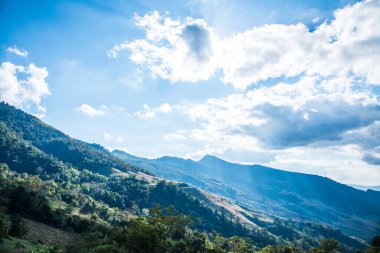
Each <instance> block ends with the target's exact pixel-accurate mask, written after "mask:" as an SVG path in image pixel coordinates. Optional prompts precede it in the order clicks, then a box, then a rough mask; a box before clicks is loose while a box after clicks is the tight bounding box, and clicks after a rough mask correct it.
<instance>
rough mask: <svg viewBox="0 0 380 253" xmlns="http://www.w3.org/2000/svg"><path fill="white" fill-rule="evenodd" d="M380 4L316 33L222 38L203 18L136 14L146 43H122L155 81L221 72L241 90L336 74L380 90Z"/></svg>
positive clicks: (114, 52)
mask: <svg viewBox="0 0 380 253" xmlns="http://www.w3.org/2000/svg"><path fill="white" fill-rule="evenodd" d="M379 12H380V3H379V1H371V0H369V1H363V2H359V3H356V4H355V5H353V6H349V7H346V8H343V9H340V10H337V11H336V12H335V13H334V19H333V20H332V21H331V22H327V21H326V22H324V23H322V24H321V25H320V26H319V27H317V29H315V30H314V31H309V29H308V27H307V26H305V25H303V24H296V25H281V24H273V25H264V26H261V27H254V28H252V29H250V30H247V31H244V32H241V33H237V34H233V35H231V36H229V37H226V38H218V37H217V36H216V34H215V32H214V31H213V29H212V28H211V27H209V26H208V25H207V24H206V22H205V21H204V20H202V19H191V18H187V19H186V20H185V21H180V20H173V19H171V18H170V17H168V14H166V15H160V14H159V13H158V12H152V13H149V14H146V15H144V16H136V17H135V20H136V24H137V26H139V27H141V28H143V29H145V31H146V37H145V38H144V39H138V40H134V41H131V42H125V43H122V44H119V45H116V46H115V47H113V48H112V49H111V50H109V52H108V55H109V56H110V57H111V58H115V57H117V56H118V55H119V53H120V51H122V50H126V49H127V50H129V51H131V56H130V59H131V60H132V61H133V62H135V63H136V64H139V65H142V66H148V68H149V69H150V71H151V73H152V74H153V75H154V76H160V77H161V78H164V79H167V80H170V81H172V82H178V81H198V80H207V79H208V78H210V77H211V76H212V75H213V73H214V72H215V71H216V70H217V69H220V70H221V71H222V80H223V81H224V82H226V83H231V84H233V85H234V86H235V87H236V88H238V89H243V90H244V89H245V88H247V87H248V86H250V85H252V84H255V83H258V82H260V81H263V80H267V79H270V78H276V77H294V76H297V75H300V74H308V75H314V74H318V75H322V76H325V77H328V76H330V75H332V74H333V75H334V74H336V73H338V72H339V73H342V74H352V75H355V76H358V77H362V78H365V79H366V81H367V82H368V83H370V84H377V85H380V67H379V65H378V64H377V63H378V62H379V61H380V43H379V42H380V17H379V15H378V13H379Z"/></svg>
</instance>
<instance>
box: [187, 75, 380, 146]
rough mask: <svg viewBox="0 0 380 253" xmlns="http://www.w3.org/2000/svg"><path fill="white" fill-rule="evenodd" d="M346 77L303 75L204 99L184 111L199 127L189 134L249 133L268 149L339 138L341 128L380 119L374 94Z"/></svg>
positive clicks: (343, 129) (352, 127) (341, 135)
mask: <svg viewBox="0 0 380 253" xmlns="http://www.w3.org/2000/svg"><path fill="white" fill-rule="evenodd" d="M352 82H353V81H352V80H350V79H347V78H341V77H336V78H335V79H331V80H328V81H326V80H323V79H322V80H321V79H320V78H319V77H305V78H302V79H301V80H300V81H298V82H297V83H292V84H285V83H279V84H277V85H274V86H273V87H270V88H268V87H262V88H258V89H255V90H252V91H248V92H246V93H240V94H233V95H230V96H228V97H226V98H224V99H209V100H208V101H207V102H206V103H204V104H199V105H197V106H194V107H192V108H190V109H189V110H188V114H189V116H190V118H191V119H192V120H193V121H196V122H198V123H199V124H201V125H203V126H204V128H203V129H198V131H199V133H202V134H201V135H199V134H198V135H196V136H195V137H199V136H204V137H205V138H211V139H212V138H217V136H214V135H218V136H219V135H220V136H240V135H243V136H251V137H253V138H255V139H257V140H258V141H259V142H260V143H261V144H262V145H264V146H268V147H273V148H286V147H289V146H305V145H309V144H311V143H316V142H321V141H331V142H333V141H341V140H342V138H343V134H344V133H345V132H346V131H349V130H353V129H359V128H361V127H366V126H369V125H371V124H372V123H373V122H375V121H377V120H380V109H379V105H380V103H379V101H378V99H377V98H376V96H374V95H373V94H372V93H371V92H369V91H368V90H366V89H360V85H357V84H356V83H352ZM243 145H245V144H243Z"/></svg>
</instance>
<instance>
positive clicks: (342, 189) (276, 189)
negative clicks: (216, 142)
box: [114, 151, 380, 238]
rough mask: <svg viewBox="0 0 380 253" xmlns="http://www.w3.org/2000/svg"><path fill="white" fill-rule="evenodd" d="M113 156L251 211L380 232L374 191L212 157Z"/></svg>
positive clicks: (379, 203) (379, 198) (366, 233)
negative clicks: (194, 159)
mask: <svg viewBox="0 0 380 253" xmlns="http://www.w3.org/2000/svg"><path fill="white" fill-rule="evenodd" d="M114 154H116V155H118V156H119V157H121V158H123V159H125V160H126V161H129V162H131V163H134V164H138V165H140V166H144V168H146V169H147V170H149V171H151V172H152V173H155V174H156V175H158V176H161V177H164V178H169V179H172V180H179V181H184V182H187V183H191V184H193V185H195V186H197V187H200V188H202V189H205V190H207V191H210V192H214V193H217V194H220V195H223V196H225V197H228V198H231V199H233V200H235V201H237V202H239V203H242V204H243V205H245V206H246V207H248V208H250V209H254V210H255V209H256V210H260V211H264V212H266V213H270V214H275V215H280V216H284V217H290V218H299V219H304V220H309V221H317V222H325V223H327V224H330V225H332V226H334V227H338V228H340V229H342V230H343V231H345V232H347V233H350V234H354V235H356V236H360V237H364V238H370V237H371V236H373V235H374V234H376V233H378V232H379V231H380V223H379V222H380V194H379V193H378V192H375V191H371V190H368V191H366V192H364V191H360V190H357V189H354V188H352V187H349V186H346V185H343V184H340V183H338V182H335V181H333V180H331V179H328V178H325V177H320V176H315V175H307V174H302V173H294V172H288V171H281V170H276V169H272V168H268V167H264V166H260V165H240V164H234V163H229V162H226V161H223V160H221V159H219V158H217V157H214V156H205V157H204V158H203V159H201V160H200V161H193V160H189V159H188V160H185V159H181V158H175V157H162V158H159V159H155V160H146V159H140V160H139V159H137V158H136V157H134V158H133V159H132V158H129V156H128V155H123V153H122V152H121V151H115V152H114Z"/></svg>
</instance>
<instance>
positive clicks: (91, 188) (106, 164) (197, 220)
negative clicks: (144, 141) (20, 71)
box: [0, 103, 367, 252]
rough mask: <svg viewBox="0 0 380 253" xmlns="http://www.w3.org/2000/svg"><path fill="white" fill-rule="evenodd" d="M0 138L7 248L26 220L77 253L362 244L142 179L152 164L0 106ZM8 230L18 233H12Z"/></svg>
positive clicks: (0, 211) (1, 216)
mask: <svg viewBox="0 0 380 253" xmlns="http://www.w3.org/2000/svg"><path fill="white" fill-rule="evenodd" d="M0 133H1V138H0V154H1V156H0V165H1V166H0V197H1V199H0V200H1V201H0V223H1V224H2V225H3V227H4V228H7V227H8V228H9V226H10V223H9V220H11V228H10V230H9V231H8V230H7V229H6V230H2V232H1V231H0V232H1V236H3V234H7V233H10V236H11V237H5V238H6V239H5V241H6V242H7V243H8V244H9V245H13V244H12V243H13V242H16V241H17V240H16V239H14V238H15V237H21V238H24V239H25V240H28V238H30V237H28V236H27V235H26V236H25V235H24V232H23V231H24V230H23V229H22V228H23V225H22V224H24V223H25V222H23V220H24V219H27V220H26V221H27V222H26V223H28V224H40V223H41V224H45V225H48V226H50V227H52V228H56V229H59V230H62V231H63V232H62V234H67V233H71V234H72V233H74V234H77V235H79V236H80V239H75V240H78V243H77V245H76V246H75V247H83V251H78V252H88V249H89V248H94V249H95V248H97V250H99V249H98V248H99V247H100V248H105V249H107V251H106V252H125V251H124V250H127V251H128V252H130V249H135V250H132V252H152V249H157V248H160V249H161V250H162V251H157V252H169V251H167V250H169V249H177V250H178V249H181V248H183V249H196V248H197V247H199V248H201V249H204V250H201V251H199V252H227V251H232V250H231V247H232V248H233V247H235V246H233V245H235V244H236V243H237V242H238V243H237V244H236V245H239V247H240V246H242V245H244V247H245V248H246V249H247V250H246V251H244V252H251V251H249V250H248V249H250V250H253V249H260V248H263V247H265V246H268V245H280V244H283V245H290V244H291V243H296V244H297V245H298V246H297V247H300V248H301V249H310V248H312V247H316V246H318V245H319V243H320V242H321V240H322V239H323V238H335V239H336V240H338V241H339V242H340V243H341V245H342V248H344V249H345V250H347V251H353V250H354V249H364V248H365V247H366V246H367V244H366V243H365V242H364V241H362V240H358V239H355V238H352V237H349V236H347V235H345V234H343V233H342V232H340V231H339V230H335V229H332V228H330V227H328V226H325V225H323V224H316V223H310V222H303V221H292V220H287V219H282V218H278V217H276V216H272V215H267V214H266V213H265V212H253V211H252V209H247V208H244V207H242V206H239V205H237V204H236V203H234V202H231V201H228V200H226V199H224V198H222V197H219V196H216V195H214V194H210V193H209V192H205V191H201V190H198V189H197V188H194V187H193V186H189V185H188V184H186V183H181V182H173V181H165V180H162V179H160V178H157V177H155V176H152V175H148V174H146V173H145V172H146V171H150V170H151V169H152V168H153V167H154V166H155V163H153V164H150V165H149V164H146V165H147V166H143V164H139V163H137V162H136V163H135V165H133V164H131V163H127V162H124V161H123V160H122V159H120V158H118V157H116V156H114V155H113V154H112V153H110V152H108V151H107V150H105V149H104V148H102V147H101V146H99V145H95V144H88V143H86V142H82V141H80V140H76V139H72V138H71V137H69V136H67V135H65V134H64V133H62V132H60V131H58V130H56V129H54V128H52V127H50V126H48V125H46V124H45V123H43V122H42V121H40V120H39V119H37V118H35V117H33V116H31V115H28V114H26V113H24V112H23V111H21V110H18V109H15V108H14V107H12V106H9V105H7V104H5V103H0ZM133 159H137V160H140V159H139V158H137V157H134V158H133ZM143 161H147V160H144V159H143ZM192 164H193V165H194V166H195V165H196V164H197V162H192ZM150 166H153V167H150ZM163 168H167V166H166V165H164V166H163ZM157 175H158V174H157ZM194 175H196V174H194ZM181 181H184V182H186V180H181ZM157 204H159V205H160V207H162V209H161V208H158V207H156V205H157ZM175 210H177V211H175ZM20 217H21V218H20ZM189 219H190V220H192V222H190V221H189ZM36 222H39V223H36ZM20 224H21V225H20ZM168 224H170V226H169V225H168ZM14 226H16V227H18V229H17V230H16V231H19V232H18V233H15V232H12V231H13V230H15V229H14V228H12V227H14ZM36 226H37V225H36ZM38 227H43V225H38ZM34 231H35V230H34ZM142 231H145V232H142ZM21 232H22V233H21ZM32 232H33V230H32ZM66 232H67V233H66ZM30 234H31V233H29V235H30ZM32 234H33V233H32ZM152 237H153V238H152ZM7 238H8V239H7ZM12 238H13V239H12ZM33 238H36V235H35V234H34V236H33ZM89 238H90V239H89ZM231 240H232V241H231ZM221 241H223V242H224V243H222V244H221V245H219V244H220V242H221ZM17 242H18V241H17ZM39 242H44V241H43V240H40V241H38V242H37V244H28V243H27V241H26V242H19V243H21V244H23V243H25V247H31V248H33V247H37V248H41V247H42V248H43V247H44V246H40V245H39V244H38V243H39ZM148 242H149V243H148ZM232 242H234V243H232ZM45 243H49V241H47V242H46V241H45ZM54 243H58V244H59V243H60V242H59V240H57V241H55V242H54ZM9 245H8V246H9ZM78 245H79V246H78ZM195 245H198V246H195ZM218 245H219V246H218ZM222 245H224V246H222ZM231 245H232V246H231ZM8 246H7V247H8ZM71 246H72V245H71V244H70V243H67V246H64V245H61V247H67V248H68V249H69V248H70V247H71ZM9 247H13V246H9ZM49 247H50V246H49ZM210 247H211V248H210ZM111 248H112V250H114V251H111V250H110V249H111ZM207 248H209V249H214V248H220V251H207V250H206V249H207ZM128 249H129V250H128ZM137 249H139V250H142V251H137ZM164 249H165V250H164ZM166 249H167V250H166ZM115 250H116V251H115ZM144 250H145V251H144ZM68 252H72V251H70V250H69V251H68ZM94 252H103V251H94ZM170 252H171V251H170ZM173 252H174V251H173ZM180 252H187V251H185V250H183V251H180ZM189 252H196V251H189Z"/></svg>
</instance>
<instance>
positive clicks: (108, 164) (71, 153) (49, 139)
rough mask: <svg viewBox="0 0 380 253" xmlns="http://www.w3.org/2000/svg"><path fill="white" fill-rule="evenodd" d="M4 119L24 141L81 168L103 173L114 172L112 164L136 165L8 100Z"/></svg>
mask: <svg viewBox="0 0 380 253" xmlns="http://www.w3.org/2000/svg"><path fill="white" fill-rule="evenodd" d="M0 121H1V122H2V123H3V124H4V125H5V126H6V127H7V128H8V129H11V130H12V131H13V132H14V133H15V134H16V135H18V136H19V137H20V138H21V139H22V140H23V141H26V142H29V143H30V144H31V145H33V146H34V147H36V148H38V149H39V150H41V151H43V152H44V153H45V154H47V155H52V156H54V157H56V158H58V159H59V160H61V161H62V162H67V163H70V164H72V165H73V166H75V167H76V168H78V169H89V170H91V171H94V172H98V173H100V174H103V175H110V174H111V173H112V168H116V169H119V170H122V171H126V170H134V168H133V166H131V165H130V164H128V163H126V162H124V161H122V160H120V159H119V158H117V157H115V156H113V155H111V154H110V153H109V152H108V151H107V150H105V149H104V148H102V147H101V146H99V145H96V144H89V143H86V142H83V141H80V140H76V139H74V138H71V137H70V136H68V135H66V134H64V133H62V132H61V131H59V130H57V129H55V128H53V127H51V126H49V125H47V124H45V123H44V122H42V121H41V120H39V119H38V118H36V117H34V116H32V115H29V114H26V113H24V112H23V111H21V110H18V109H16V108H14V107H13V106H10V105H8V104H6V103H4V102H0Z"/></svg>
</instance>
